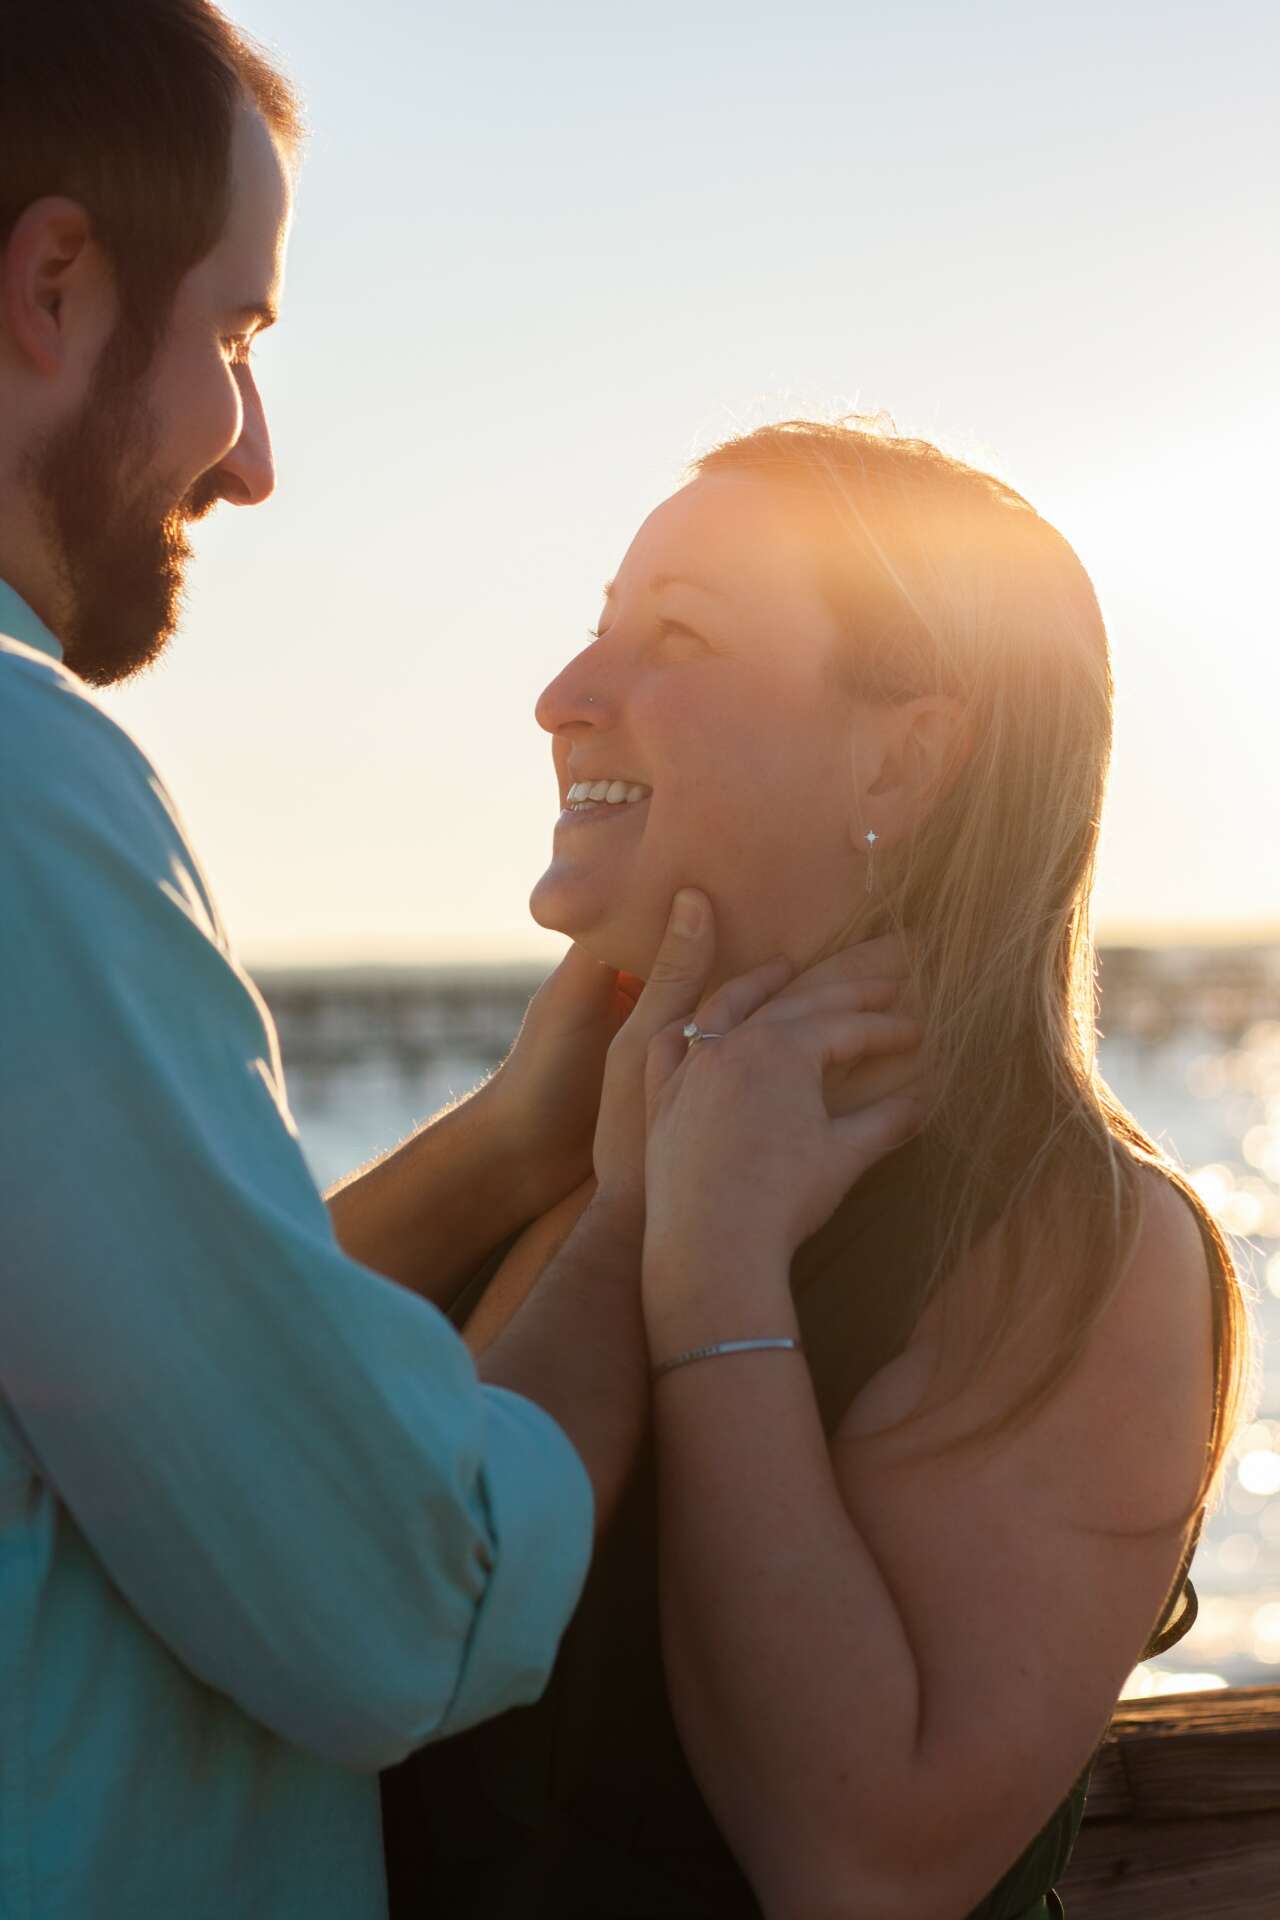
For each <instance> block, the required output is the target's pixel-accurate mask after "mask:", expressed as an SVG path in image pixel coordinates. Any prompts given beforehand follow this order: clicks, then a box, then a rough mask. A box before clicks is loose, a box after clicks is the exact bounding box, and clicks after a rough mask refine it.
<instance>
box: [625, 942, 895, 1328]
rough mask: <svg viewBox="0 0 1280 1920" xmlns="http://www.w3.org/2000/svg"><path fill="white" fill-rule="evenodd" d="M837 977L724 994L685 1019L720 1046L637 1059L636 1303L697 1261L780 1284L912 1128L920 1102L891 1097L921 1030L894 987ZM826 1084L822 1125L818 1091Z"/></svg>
mask: <svg viewBox="0 0 1280 1920" xmlns="http://www.w3.org/2000/svg"><path fill="white" fill-rule="evenodd" d="M855 951H856V950H855ZM835 971H836V970H835V969H833V968H832V966H831V963H827V966H826V968H825V969H824V971H823V975H822V978H821V979H819V978H818V977H817V973H816V970H815V972H814V973H812V974H810V975H807V976H802V977H801V978H800V979H798V980H796V981H795V982H794V983H793V984H792V985H791V987H790V988H789V989H788V990H787V991H785V992H781V993H777V997H776V998H768V997H767V989H766V990H763V991H762V990H761V988H760V985H759V983H758V982H757V983H752V982H750V981H735V982H732V983H731V984H730V986H728V987H727V988H724V989H722V990H721V991H720V992H719V993H717V994H715V995H713V996H712V997H711V999H710V1001H709V1002H708V1003H707V1005H706V1006H705V1007H704V1008H703V1009H701V1010H700V1012H699V1015H698V1024H699V1025H700V1026H701V1027H703V1028H704V1030H706V1031H708V1032H711V1033H720V1034H723V1035H724V1038H723V1039H718V1040H704V1041H700V1042H696V1043H695V1044H694V1045H693V1046H692V1047H688V1046H687V1043H686V1041H685V1039H684V1037H683V1034H682V1032H681V1030H680V1028H679V1027H678V1026H672V1027H669V1028H668V1029H666V1030H665V1031H664V1032H663V1033H662V1034H660V1035H659V1036H658V1037H657V1038H656V1039H655V1041H654V1042H653V1044H652V1045H651V1047H650V1048H649V1053H648V1063H647V1073H646V1106H647V1115H648V1147H647V1153H646V1160H645V1184H646V1194H647V1211H646V1229H645V1288H646V1296H648V1295H649V1294H650V1293H651V1292H652V1291H653V1290H657V1292H659V1293H666V1292H668V1291H669V1290H670V1289H672V1288H675V1289H677V1290H679V1289H681V1288H682V1287H696V1286H697V1285H698V1276H699V1275H700V1274H703V1273H705V1272H706V1271H707V1267H708V1263H713V1264H714V1265H715V1266H716V1267H718V1268H723V1266H724V1264H725V1262H726V1261H728V1262H730V1263H734V1262H736V1261H738V1260H739V1259H743V1260H749V1262H750V1264H751V1266H752V1267H753V1269H755V1270H757V1271H760V1270H761V1269H764V1270H772V1271H773V1272H776V1273H778V1274H785V1273H786V1271H787V1269H788V1267H789V1264H790V1260H791V1257H792V1255H793V1254H794V1252H795V1250H796V1248H797V1247H798V1246H800V1244H801V1243H802V1242H803V1241H804V1240H806V1239H807V1238H808V1237H809V1235H810V1234H812V1233H815V1232H816V1231H817V1230H818V1228H819V1227H820V1226H821V1225H822V1224H823V1222H824V1221H826V1220H827V1219H828V1218H829V1217H830V1215H831V1214H832V1213H833V1212H834V1210H835V1208H836V1206H837V1205H838V1204H839V1202H840V1200H841V1199H842V1198H843V1196H844V1194H845V1193H846V1192H847V1191H848V1189H849V1188H850V1187H851V1186H853V1185H854V1183H855V1182H856V1181H857V1180H858V1179H859V1178H860V1177H861V1176H862V1174H863V1173H865V1172H866V1170H867V1168H868V1167H870V1166H871V1165H873V1164H874V1162H875V1161H877V1160H879V1159H881V1158H882V1157H883V1156H884V1155H885V1154H886V1153H888V1152H890V1151H891V1150H892V1149H893V1148H894V1147H897V1146H901V1145H902V1144H903V1142H904V1141H906V1140H907V1139H909V1138H910V1137H911V1135H912V1134H913V1133H915V1132H917V1131H918V1129H919V1127H920V1124H921V1121H922V1119H923V1115H924V1103H923V1098H922V1095H921V1094H920V1092H919V1091H915V1090H904V1089H908V1088H911V1087H912V1083H913V1082H914V1081H916V1080H917V1079H918V1076H919V1073H920V1070H921V1063H920V1058H919V1046H920V1039H921V1033H920V1028H919V1026H918V1024H917V1022H916V1021H915V1020H914V1019H912V1018H911V1017H910V1016H908V1015H907V1014H904V1013H902V1012H899V1011H895V1010H894V1009H895V1007H896V1003H897V1001H898V999H899V997H900V994H901V990H902V988H901V981H900V980H897V979H881V980H877V979H865V978H864V979H857V978H855V979H852V980H850V979H849V978H848V977H845V978H844V979H839V978H833V977H832V974H833V972H835ZM847 972H848V966H847V963H846V976H847ZM775 991H776V990H775ZM868 1070H869V1077H866V1075H867V1072H868ZM859 1074H864V1081H863V1084H862V1087H861V1089H860V1086H859V1079H858V1076H859ZM886 1075H887V1080H886ZM837 1080H838V1081H839V1092H838V1095H837V1096H836V1098H837V1100H838V1110H837V1111H836V1112H835V1113H834V1114H833V1112H832V1111H831V1110H830V1108H829V1106H828V1095H827V1093H826V1092H825V1091H824V1081H830V1082H833V1083H834V1082H835V1081H837Z"/></svg>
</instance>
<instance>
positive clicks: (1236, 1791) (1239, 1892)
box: [1058, 1686, 1280, 1920]
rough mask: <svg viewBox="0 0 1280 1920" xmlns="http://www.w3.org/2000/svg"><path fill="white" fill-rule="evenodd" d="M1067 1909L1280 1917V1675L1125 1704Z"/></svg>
mask: <svg viewBox="0 0 1280 1920" xmlns="http://www.w3.org/2000/svg"><path fill="white" fill-rule="evenodd" d="M1058 1891H1059V1892H1060V1894H1061V1895H1062V1898H1063V1902H1064V1904H1065V1906H1066V1910H1067V1920H1235V1917H1236V1916H1239V1920H1246V1916H1247V1920H1280V1686H1276V1687H1238V1688H1232V1689H1229V1690H1227V1691H1225V1692H1215V1693H1187V1694H1166V1695H1164V1696H1163V1697H1158V1698H1156V1699H1152V1700H1134V1701H1126V1702H1125V1703H1124V1704H1123V1705H1122V1706H1121V1707H1119V1708H1118V1709H1117V1712H1116V1715H1115V1718H1114V1720H1113V1721H1112V1723H1111V1730H1110V1732H1109V1733H1108V1735H1107V1744H1106V1746H1105V1747H1104V1748H1103V1750H1102V1753H1101V1754H1100V1755H1099V1757H1098V1761H1097V1764H1096V1766H1095V1768H1094V1773H1093V1782H1092V1785H1091V1787H1090V1790H1089V1799H1088V1804H1087V1806H1086V1809H1085V1819H1084V1826H1083V1827H1082V1829H1081V1832H1080V1838H1079V1840H1078V1841H1077V1842H1076V1850H1075V1853H1074V1854H1073V1856H1072V1860H1071V1865H1070V1867H1069V1869H1068V1871H1067V1873H1066V1875H1065V1877H1064V1878H1063V1880H1062V1882H1061V1884H1060V1886H1059V1889H1058Z"/></svg>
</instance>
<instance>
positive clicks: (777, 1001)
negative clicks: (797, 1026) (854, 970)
mask: <svg viewBox="0 0 1280 1920" xmlns="http://www.w3.org/2000/svg"><path fill="white" fill-rule="evenodd" d="M900 990H901V983H900V982H899V981H897V980H840V981H833V982H831V983H829V984H827V985H814V986H810V987H807V988H801V986H800V982H799V981H797V982H796V983H795V984H794V985H793V986H792V987H790V988H789V989H788V990H787V992H786V993H780V994H778V995H777V996H776V998H774V999H772V1000H770V1001H768V1002H766V1004H765V1005H764V1006H762V1007H761V1008H760V1009H759V1011H758V1012H757V1013H756V1015H755V1016H754V1017H755V1019H757V1020H803V1019H806V1018H807V1017H808V1016H809V1015H810V1014H813V1013H834V1012H839V1011H841V1010H844V1011H848V1012H868V1013H871V1012H888V1011H889V1010H890V1009H891V1008H893V1007H895V1006H896V1005H897V1000H898V995H899V992H900Z"/></svg>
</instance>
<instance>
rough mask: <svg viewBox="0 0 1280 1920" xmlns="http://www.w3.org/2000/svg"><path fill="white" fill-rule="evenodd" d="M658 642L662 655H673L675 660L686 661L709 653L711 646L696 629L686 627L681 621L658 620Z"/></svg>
mask: <svg viewBox="0 0 1280 1920" xmlns="http://www.w3.org/2000/svg"><path fill="white" fill-rule="evenodd" d="M658 640H659V643H660V644H661V646H662V649H663V651H664V653H666V654H668V655H674V656H675V657H676V658H677V659H688V658H691V657H692V656H693V655H695V654H698V653H709V652H710V651H711V644H710V642H709V641H708V640H707V639H706V638H705V637H704V635H702V634H700V633H699V632H698V630H697V628H696V627H689V626H686V625H685V623H684V621H683V620H660V621H659V622H658Z"/></svg>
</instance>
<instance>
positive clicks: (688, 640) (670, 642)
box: [587, 620, 711, 654]
mask: <svg viewBox="0 0 1280 1920" xmlns="http://www.w3.org/2000/svg"><path fill="white" fill-rule="evenodd" d="M587 632H588V634H589V635H590V636H591V638H592V640H603V639H605V638H606V637H607V635H608V632H609V629H608V628H607V627H588V628H587ZM657 636H658V643H659V645H660V646H662V648H663V650H664V651H665V652H668V653H671V652H675V653H677V654H680V653H684V654H693V653H695V652H702V653H709V652H710V651H711V643H710V641H709V640H707V639H706V637H705V636H704V635H703V634H701V633H699V632H698V630H697V628H696V627H690V626H686V625H685V623H684V621H683V620H659V621H658V622H657Z"/></svg>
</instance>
